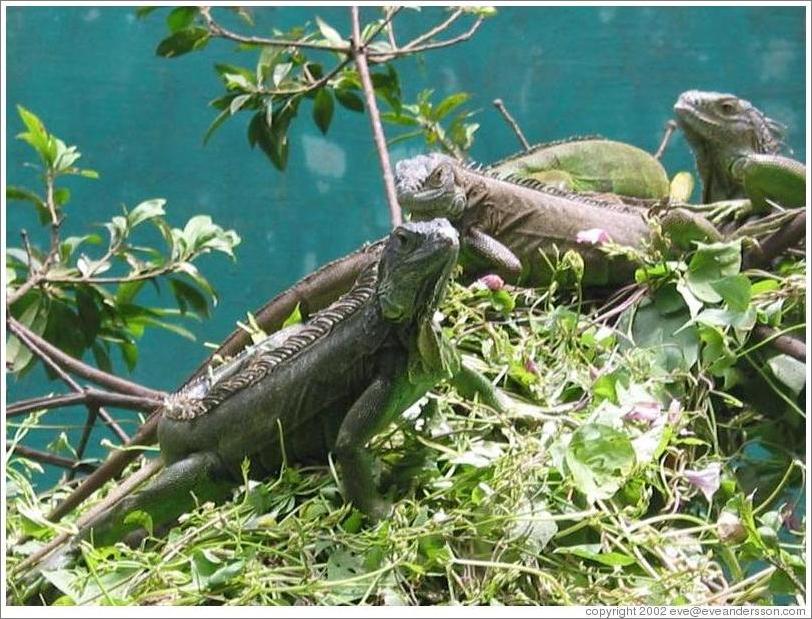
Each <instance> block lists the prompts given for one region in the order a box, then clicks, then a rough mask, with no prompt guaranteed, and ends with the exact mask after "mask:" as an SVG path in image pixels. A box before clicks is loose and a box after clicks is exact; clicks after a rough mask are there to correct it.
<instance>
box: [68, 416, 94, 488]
mask: <svg viewBox="0 0 812 619" xmlns="http://www.w3.org/2000/svg"><path fill="white" fill-rule="evenodd" d="M98 416H99V407H98V406H94V405H90V406H88V407H87V419H85V427H84V428H82V436H81V437H79V445H78V446H77V447H76V457H77V458H78V459H79V460H81V459H82V458H83V457H84V455H85V449H87V444H88V442H89V441H90V435H91V433H92V432H93V426H94V425H96V418H97V417H98ZM94 469H95V467H94ZM75 476H76V469H72V470H71V471H70V472H69V473H68V481H70V480H72V479H73V478H74V477H75Z"/></svg>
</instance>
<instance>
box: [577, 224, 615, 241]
mask: <svg viewBox="0 0 812 619" xmlns="http://www.w3.org/2000/svg"><path fill="white" fill-rule="evenodd" d="M611 240H612V237H610V236H609V233H608V232H607V231H606V230H604V229H603V228H590V229H589V230H581V231H580V232H579V233H578V234H576V235H575V241H576V242H577V243H588V244H589V245H600V244H601V243H606V242H607V241H611Z"/></svg>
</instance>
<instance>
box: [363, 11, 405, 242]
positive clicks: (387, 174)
mask: <svg viewBox="0 0 812 619" xmlns="http://www.w3.org/2000/svg"><path fill="white" fill-rule="evenodd" d="M350 16H351V19H352V53H353V58H354V59H355V66H356V67H357V68H358V74H359V75H360V77H361V85H362V86H363V90H364V98H365V99H366V103H367V109H368V111H369V124H370V125H371V127H372V136H373V138H374V140H375V148H376V149H377V151H378V159H379V161H380V164H381V172H382V174H383V184H384V187H385V189H386V202H387V204H388V206H389V218H390V221H391V222H392V227H395V226H398V225H400V223H401V221H403V219H402V217H401V213H400V205H399V204H398V199H397V194H396V193H395V178H394V176H393V175H392V165H391V163H390V161H389V151H388V150H387V149H386V137H385V136H384V134H383V127H382V126H381V115H380V112H379V111H378V104H377V102H376V101H375V90H374V88H373V86H372V79H371V78H370V76H369V66H368V65H367V58H366V48H365V47H363V45H361V23H360V20H359V17H358V7H357V6H352V7H350Z"/></svg>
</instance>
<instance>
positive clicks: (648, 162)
mask: <svg viewBox="0 0 812 619" xmlns="http://www.w3.org/2000/svg"><path fill="white" fill-rule="evenodd" d="M488 169H489V170H491V171H492V172H494V173H496V174H498V175H499V176H517V177H524V178H532V179H534V180H537V181H540V182H542V183H545V184H548V185H553V186H556V187H558V188H559V189H566V190H568V191H574V192H579V193H580V192H596V193H610V194H617V195H619V196H628V197H632V198H650V199H662V198H666V197H668V195H669V189H670V184H669V181H668V175H667V174H666V172H665V169H664V168H663V166H662V165H661V164H660V162H659V161H657V159H655V158H654V156H653V155H651V154H649V153H647V152H646V151H644V150H642V149H640V148H637V147H636V146H632V145H631V144H625V143H623V142H616V141H614V140H607V139H604V138H601V137H599V136H587V137H579V138H570V139H567V140H560V141H556V142H549V143H547V144H538V145H536V146H533V147H531V148H530V149H529V150H527V151H523V152H520V153H517V154H515V155H511V156H509V157H506V158H505V159H501V160H500V161H497V162H495V163H492V164H490V165H489V166H488Z"/></svg>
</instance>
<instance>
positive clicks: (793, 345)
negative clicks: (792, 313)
mask: <svg viewBox="0 0 812 619" xmlns="http://www.w3.org/2000/svg"><path fill="white" fill-rule="evenodd" d="M753 335H754V336H755V338H756V339H757V340H759V341H761V342H764V343H765V344H766V343H769V345H770V346H771V347H772V348H774V349H775V350H777V351H778V352H781V353H784V354H785V355H789V356H790V357H793V358H795V359H797V360H798V361H803V362H804V363H806V342H804V341H803V340H799V339H798V338H795V337H792V336H790V335H781V334H779V333H778V332H777V331H776V330H775V329H773V328H772V327H768V326H767V325H756V326H755V327H754V328H753Z"/></svg>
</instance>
